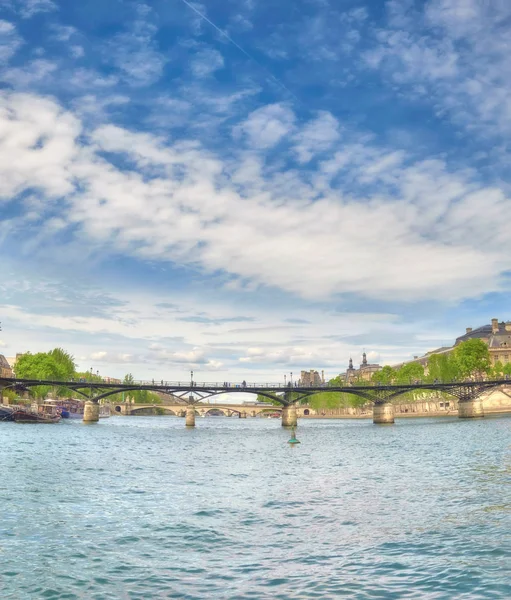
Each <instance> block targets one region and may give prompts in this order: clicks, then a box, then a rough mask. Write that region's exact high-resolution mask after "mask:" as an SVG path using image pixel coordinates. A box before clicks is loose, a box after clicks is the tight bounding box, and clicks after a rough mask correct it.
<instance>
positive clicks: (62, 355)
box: [48, 348, 76, 380]
mask: <svg viewBox="0 0 511 600" xmlns="http://www.w3.org/2000/svg"><path fill="white" fill-rule="evenodd" d="M48 356H51V357H52V358H53V359H54V360H55V362H56V363H57V364H58V365H59V372H60V373H61V375H62V377H63V379H64V380H69V379H72V378H73V377H74V375H75V371H76V364H75V359H74V357H73V356H71V354H69V352H66V351H65V350H63V349H62V348H54V349H53V350H50V351H49V352H48Z"/></svg>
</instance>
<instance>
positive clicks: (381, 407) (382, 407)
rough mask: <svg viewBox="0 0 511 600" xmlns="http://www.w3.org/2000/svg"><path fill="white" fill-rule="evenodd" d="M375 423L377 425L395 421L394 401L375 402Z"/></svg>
mask: <svg viewBox="0 0 511 600" xmlns="http://www.w3.org/2000/svg"><path fill="white" fill-rule="evenodd" d="M373 423H375V424H377V425H387V424H390V423H394V405H393V404H392V402H375V404H374V406H373Z"/></svg>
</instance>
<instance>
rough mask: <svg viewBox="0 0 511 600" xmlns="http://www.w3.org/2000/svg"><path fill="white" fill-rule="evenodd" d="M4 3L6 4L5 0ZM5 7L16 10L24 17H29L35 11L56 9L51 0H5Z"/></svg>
mask: <svg viewBox="0 0 511 600" xmlns="http://www.w3.org/2000/svg"><path fill="white" fill-rule="evenodd" d="M4 4H6V2H5V0H4ZM7 7H8V8H14V9H15V10H17V11H18V12H19V14H20V15H21V16H22V17H23V18H24V19H29V18H30V17H33V16H34V15H36V14H37V13H41V12H52V11H56V10H57V9H58V7H57V5H56V3H55V2H53V0H7Z"/></svg>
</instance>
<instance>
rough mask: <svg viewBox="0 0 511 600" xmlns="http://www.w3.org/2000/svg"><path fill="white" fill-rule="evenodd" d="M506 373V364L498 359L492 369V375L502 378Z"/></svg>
mask: <svg viewBox="0 0 511 600" xmlns="http://www.w3.org/2000/svg"><path fill="white" fill-rule="evenodd" d="M503 375H504V365H503V364H502V363H501V362H500V360H498V361H497V362H496V363H495V364H494V365H493V367H492V369H491V371H490V376H491V377H494V378H495V379H500V378H501V377H502V376H503Z"/></svg>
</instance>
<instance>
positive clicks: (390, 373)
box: [371, 365, 396, 385]
mask: <svg viewBox="0 0 511 600" xmlns="http://www.w3.org/2000/svg"><path fill="white" fill-rule="evenodd" d="M395 379H396V371H395V370H394V369H393V368H392V367H391V366H389V365H385V366H384V367H383V369H381V370H380V371H376V373H373V376H372V377H371V381H372V382H373V383H379V384H380V385H392V383H394V380H395Z"/></svg>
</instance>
